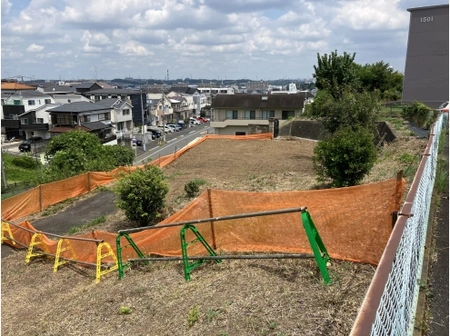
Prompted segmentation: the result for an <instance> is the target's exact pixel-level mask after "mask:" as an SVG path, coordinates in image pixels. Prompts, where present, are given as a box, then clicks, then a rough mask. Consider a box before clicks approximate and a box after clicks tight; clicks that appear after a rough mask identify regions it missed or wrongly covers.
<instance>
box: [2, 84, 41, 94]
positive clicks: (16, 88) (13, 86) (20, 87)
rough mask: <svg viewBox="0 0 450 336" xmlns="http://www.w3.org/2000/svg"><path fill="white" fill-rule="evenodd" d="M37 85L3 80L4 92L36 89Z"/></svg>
mask: <svg viewBox="0 0 450 336" xmlns="http://www.w3.org/2000/svg"><path fill="white" fill-rule="evenodd" d="M35 90H36V87H35V86H31V85H26V84H23V83H17V82H2V92H6V91H8V92H11V93H12V92H16V91H35Z"/></svg>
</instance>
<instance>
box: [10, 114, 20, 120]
mask: <svg viewBox="0 0 450 336" xmlns="http://www.w3.org/2000/svg"><path fill="white" fill-rule="evenodd" d="M11 119H12V120H19V115H18V114H11Z"/></svg>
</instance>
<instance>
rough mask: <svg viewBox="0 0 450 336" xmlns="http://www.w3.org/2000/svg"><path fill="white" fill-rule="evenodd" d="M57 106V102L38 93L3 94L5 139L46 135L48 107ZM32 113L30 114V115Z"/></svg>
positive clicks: (17, 92)
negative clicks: (46, 111)
mask: <svg viewBox="0 0 450 336" xmlns="http://www.w3.org/2000/svg"><path fill="white" fill-rule="evenodd" d="M51 104H55V100H54V99H53V98H52V97H51V96H49V95H46V94H43V93H42V92H38V91H31V90H27V91H16V92H13V93H9V94H7V93H5V92H2V129H1V133H2V136H3V138H7V139H10V138H12V137H15V138H29V137H30V136H41V137H42V138H47V137H48V135H45V132H46V130H48V128H49V125H48V118H46V113H45V110H46V106H49V105H51ZM28 112H30V113H28Z"/></svg>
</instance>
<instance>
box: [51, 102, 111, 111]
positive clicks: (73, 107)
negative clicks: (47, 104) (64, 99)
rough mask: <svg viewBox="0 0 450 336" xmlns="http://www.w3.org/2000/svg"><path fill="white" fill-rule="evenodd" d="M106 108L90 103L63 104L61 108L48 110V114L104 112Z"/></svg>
mask: <svg viewBox="0 0 450 336" xmlns="http://www.w3.org/2000/svg"><path fill="white" fill-rule="evenodd" d="M106 109H107V107H105V106H104V105H97V104H94V103H90V102H74V103H70V104H63V105H61V106H58V107H55V108H52V109H50V110H48V111H49V112H50V113H54V112H62V113H68V112H73V113H80V112H90V111H100V110H106Z"/></svg>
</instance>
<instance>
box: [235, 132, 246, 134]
mask: <svg viewBox="0 0 450 336" xmlns="http://www.w3.org/2000/svg"><path fill="white" fill-rule="evenodd" d="M234 135H245V132H235V133H234Z"/></svg>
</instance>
